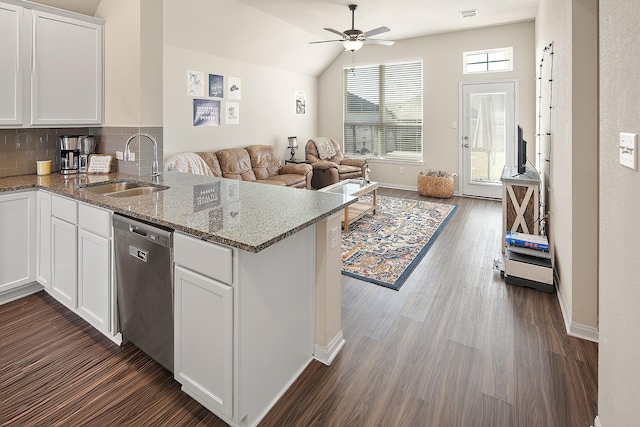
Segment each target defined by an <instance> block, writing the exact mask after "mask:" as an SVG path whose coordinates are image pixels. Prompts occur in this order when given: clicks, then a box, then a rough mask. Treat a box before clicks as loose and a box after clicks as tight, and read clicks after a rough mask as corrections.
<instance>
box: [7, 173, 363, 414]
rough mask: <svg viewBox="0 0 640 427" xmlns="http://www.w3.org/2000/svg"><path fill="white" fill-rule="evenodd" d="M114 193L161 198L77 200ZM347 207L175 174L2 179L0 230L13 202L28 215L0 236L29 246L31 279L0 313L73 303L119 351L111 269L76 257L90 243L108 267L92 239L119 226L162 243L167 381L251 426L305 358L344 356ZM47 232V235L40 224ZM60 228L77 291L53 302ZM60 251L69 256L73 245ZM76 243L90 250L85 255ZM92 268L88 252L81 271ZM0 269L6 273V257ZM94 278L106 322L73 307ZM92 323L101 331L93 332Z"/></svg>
mask: <svg viewBox="0 0 640 427" xmlns="http://www.w3.org/2000/svg"><path fill="white" fill-rule="evenodd" d="M124 180H129V181H136V182H144V183H148V184H151V185H159V186H163V187H167V188H166V189H163V190H161V191H157V192H154V193H150V194H145V195H140V196H133V197H110V196H106V195H103V194H96V193H94V192H91V191H87V190H86V189H83V187H90V186H94V185H99V184H101V183H104V182H113V181H124ZM355 200H356V199H355V198H351V197H346V198H345V197H343V196H342V195H335V194H328V193H319V192H314V191H309V190H304V189H293V188H284V187H279V186H270V185H264V184H255V183H248V182H243V181H236V180H231V179H219V178H213V177H204V176H197V175H190V174H181V173H176V172H169V173H166V174H165V175H163V176H161V177H160V179H159V180H158V182H153V181H152V180H151V178H147V177H138V176H129V175H123V174H110V175H78V176H76V177H71V178H69V177H67V178H65V177H62V176H60V175H57V174H53V175H47V176H33V175H29V176H17V177H8V178H1V179H0V221H2V222H4V221H5V217H6V218H14V219H16V220H20V218H22V216H21V217H18V216H15V217H12V216H11V215H9V216H5V215H3V212H7V211H8V210H7V209H5V210H3V209H4V208H3V206H2V205H3V204H4V203H5V202H14V203H16V204H15V206H16V207H24V208H25V209H26V212H25V214H24V215H23V217H24V220H20V221H17V222H20V223H24V224H25V225H26V226H27V227H28V228H29V230H28V232H27V231H25V230H20V229H19V228H21V226H20V224H6V223H0V228H1V229H2V231H3V232H4V231H7V232H9V231H10V232H11V233H12V236H13V235H15V238H17V237H18V236H20V235H21V234H20V233H21V232H24V233H26V234H25V235H27V236H29V238H28V239H25V240H29V241H31V240H33V243H32V244H30V245H29V248H30V249H29V251H30V257H27V258H29V261H28V262H27V263H26V266H27V267H28V268H29V270H30V273H29V275H28V276H29V277H25V278H22V279H19V280H15V281H13V282H11V281H10V280H3V282H5V281H7V283H6V284H5V283H0V302H2V301H7V300H10V299H15V298H18V297H20V296H22V295H25V294H27V293H29V292H34V291H38V290H41V289H45V290H46V291H47V292H49V293H51V294H52V295H53V296H54V297H56V298H57V299H59V300H60V298H62V297H60V298H59V295H63V296H68V295H71V296H70V297H69V298H68V300H66V301H61V302H63V303H65V305H67V307H69V308H70V309H71V310H72V311H75V312H76V313H77V314H79V315H80V316H82V317H83V318H85V319H86V320H88V321H89V322H90V323H92V324H93V325H94V326H96V327H97V328H98V329H100V330H101V331H102V332H103V333H104V334H105V335H107V336H109V337H110V338H111V339H113V340H114V341H116V342H118V340H119V338H118V326H117V322H116V321H115V317H116V315H115V313H116V312H115V290H114V289H115V288H114V283H113V277H114V275H113V265H112V264H111V266H110V268H107V269H103V270H101V269H100V268H94V267H93V265H94V264H92V263H89V264H88V263H86V262H83V258H82V256H83V255H85V252H83V249H82V248H83V247H87V248H91V247H93V246H90V243H91V242H106V244H105V245H104V248H105V250H106V252H105V253H106V254H107V258H110V259H112V258H113V257H112V251H111V252H110V251H109V250H110V249H111V250H112V248H113V241H112V237H111V236H112V234H111V229H108V230H105V231H103V232H102V234H103V235H104V237H102V235H101V234H100V233H99V232H98V231H95V229H94V228H92V227H93V226H94V222H96V221H97V219H99V218H101V217H102V215H106V216H105V217H108V218H109V220H110V219H111V215H112V214H113V213H118V214H122V215H125V216H128V217H131V218H134V219H137V220H142V221H144V222H147V223H150V224H153V225H157V226H161V227H166V228H169V229H173V230H175V231H176V232H175V234H174V242H175V248H174V261H175V262H174V266H173V267H174V268H173V270H174V282H175V283H174V286H175V288H174V291H175V299H174V315H175V328H174V331H175V353H174V354H175V370H174V374H175V378H176V380H177V381H178V382H180V383H181V384H182V386H183V390H184V391H185V392H187V393H188V394H189V395H191V396H192V397H194V398H195V399H196V400H198V401H199V402H200V403H202V404H203V405H204V406H205V407H207V408H208V409H210V410H211V411H212V412H214V413H215V414H216V415H218V416H219V417H220V418H221V419H223V420H224V421H225V422H227V423H228V424H230V425H255V424H257V423H258V422H259V420H260V419H261V418H262V417H263V416H264V415H265V414H266V412H267V411H268V410H269V408H270V407H271V406H272V405H273V404H274V403H275V402H276V401H277V399H278V398H279V397H280V396H281V395H282V393H284V391H285V390H286V389H287V388H288V387H289V385H290V384H291V383H292V382H293V381H294V380H295V379H296V378H297V377H298V376H299V375H300V373H301V372H302V371H303V370H304V368H305V367H306V365H307V364H308V363H309V361H310V360H311V359H312V358H314V357H315V358H317V359H318V360H320V361H322V362H324V363H326V364H329V363H330V362H331V360H333V358H334V357H335V356H336V354H337V353H338V352H339V350H340V348H341V346H342V344H343V343H344V339H343V337H342V331H341V323H340V295H341V284H340V244H339V238H340V213H341V211H342V209H344V207H345V206H346V205H348V204H350V203H353V202H354V201H355ZM36 201H37V203H36ZM18 203H19V204H18ZM6 206H7V207H9V205H6ZM60 207H64V209H62V208H60ZM47 209H48V210H47ZM12 212H13V210H12ZM48 212H49V213H48ZM56 212H67V213H69V215H68V216H67V218H66V222H65V221H61V220H60V218H58V217H59V216H60V217H65V215H64V214H61V213H56ZM69 217H71V219H69ZM50 218H51V221H55V223H54V222H49V223H48V222H47V221H49V219H50ZM62 219H65V218H62ZM73 221H75V222H73ZM58 223H59V224H63V223H64V227H67V228H65V229H64V230H70V231H69V232H70V233H72V234H69V235H71V236H78V238H77V240H76V241H77V242H80V243H79V244H78V247H77V249H76V250H77V253H78V258H77V260H78V261H77V263H78V266H77V271H78V273H77V282H78V284H77V288H76V287H72V288H69V290H68V291H67V292H59V293H58V294H57V293H56V292H58V291H57V290H56V289H57V287H56V277H57V276H56V274H55V271H54V273H53V279H51V276H52V273H51V270H55V268H56V266H55V257H56V242H58V241H59V240H60V241H62V240H63V239H59V238H58V237H55V236H56V235H55V234H54V233H53V232H52V231H51V229H52V228H55V227H52V225H51V224H58ZM109 226H110V222H109ZM13 229H15V231H13ZM103 229H104V227H103ZM61 230H62V229H61ZM73 233H76V234H73ZM94 234H96V236H94ZM34 235H37V238H33V237H32V236H34ZM61 236H65V234H61ZM83 236H85V239H84V240H83ZM87 236H89V237H90V238H88V239H87ZM336 236H337V238H336ZM15 238H11V239H10V240H15ZM92 239H93V240H92ZM100 239H102V240H100ZM69 241H71V243H73V238H70V239H69ZM83 241H86V242H89V243H86V244H85V246H82V242H83ZM96 247H100V248H102V247H103V246H96ZM0 248H1V250H2V251H9V250H10V248H9V246H2V247H0ZM47 248H50V251H51V253H48V250H47ZM17 252H19V251H17ZM89 255H91V252H90V251H88V252H87V254H86V256H87V259H88V257H89ZM2 256H3V258H4V259H11V257H10V256H9V257H5V253H4V252H3V253H2ZM47 257H49V258H47ZM13 258H14V259H15V258H16V257H15V256H14V257H13ZM51 259H54V261H53V262H52V261H51ZM47 260H50V261H49V266H48V269H49V271H46V270H47V262H46V261H47ZM97 261H98V262H101V261H102V260H101V259H98V260H97ZM16 265H19V263H18V264H16ZM74 265H75V264H74ZM83 266H84V270H83ZM3 267H4V264H3ZM41 270H42V271H41ZM83 271H84V273H83ZM95 271H105V272H106V273H105V274H106V275H108V276H110V278H109V279H108V280H107V281H106V283H107V284H108V291H107V290H104V293H103V295H105V298H106V300H107V301H106V304H108V309H106V308H105V309H104V311H105V314H104V315H103V316H97V315H96V312H97V311H99V310H98V309H89V308H87V307H86V306H87V305H90V304H88V303H83V302H86V300H87V298H88V296H90V295H92V292H93V291H92V290H91V289H90V284H88V283H87V282H89V281H91V280H93V279H92V278H91V274H93V275H94V276H96V274H95V273H92V272H95ZM0 277H2V275H0ZM60 277H63V276H60ZM73 277H74V278H75V277H76V276H75V275H73ZM3 279H4V278H3ZM9 279H11V278H9ZM103 279H104V278H102V277H95V280H97V281H99V282H104V280H103ZM83 280H84V285H82V283H81V282H83ZM52 282H53V285H52ZM65 285H66V284H65ZM58 287H60V286H58ZM62 299H64V298H62ZM103 305H104V304H103ZM100 317H106V319H102V320H101V321H95V319H94V318H100ZM125 338H126V337H125Z"/></svg>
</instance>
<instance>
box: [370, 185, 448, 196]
mask: <svg viewBox="0 0 640 427" xmlns="http://www.w3.org/2000/svg"><path fill="white" fill-rule="evenodd" d="M378 185H379V186H380V187H384V188H391V189H393V190H407V191H415V192H416V193H417V192H418V187H417V186H413V185H399V184H389V183H386V182H379V183H378ZM459 195H460V193H459V192H457V191H454V192H453V196H459Z"/></svg>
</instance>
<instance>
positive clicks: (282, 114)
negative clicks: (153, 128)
mask: <svg viewBox="0 0 640 427" xmlns="http://www.w3.org/2000/svg"><path fill="white" fill-rule="evenodd" d="M163 3H164V20H163V21H164V32H163V37H164V61H163V62H164V66H163V71H164V77H163V79H164V83H163V93H164V100H163V106H164V113H163V115H164V157H165V158H167V157H168V156H170V155H171V154H175V153H180V152H185V151H215V150H219V149H222V148H229V147H243V146H247V145H251V144H268V145H273V146H276V147H278V148H279V152H280V153H281V155H282V157H283V158H285V157H286V158H288V157H289V155H288V153H287V152H286V150H285V147H286V145H287V137H288V136H297V137H298V141H306V139H308V138H311V137H314V136H316V135H317V122H318V120H317V117H318V107H317V105H318V101H317V99H318V84H317V78H316V77H313V76H311V75H307V74H302V73H300V72H293V71H288V70H287V69H286V68H275V67H272V66H268V65H263V64H260V61H261V59H260V58H262V57H264V56H268V57H271V58H272V60H270V61H265V64H272V63H273V64H276V63H277V64H282V63H286V60H284V59H283V61H284V62H278V61H277V60H276V59H278V57H281V56H282V55H285V52H290V51H287V50H286V49H285V47H284V46H282V45H279V44H278V43H279V41H278V40H279V38H278V37H275V38H274V37H273V34H271V33H273V32H274V31H275V30H273V29H272V30H271V31H270V30H269V29H270V28H272V27H273V28H278V29H279V30H280V32H281V34H287V33H288V30H291V31H293V33H294V35H295V34H297V31H300V30H299V29H293V28H289V27H292V26H290V25H289V24H286V23H284V22H282V21H280V20H276V19H275V18H273V17H270V16H269V15H266V14H264V13H262V12H259V11H257V10H256V9H253V8H250V7H247V6H246V5H244V4H242V3H240V2H237V1H235V0H222V1H219V2H210V1H203V0H164V2H163ZM239 16H242V19H235V18H237V17H239ZM234 17H235V18H234ZM222 29H226V31H221V30H222ZM261 31H264V32H265V34H264V36H261V34H260V32H261ZM248 32H250V34H248ZM248 35H250V37H249V38H250V39H252V40H246V39H247V36H248ZM261 37H264V39H262V38H261ZM270 40H271V41H272V42H273V43H275V44H274V45H270V44H269V41H270ZM252 43H253V44H252ZM266 46H271V47H272V48H265V47H266ZM255 49H259V50H260V52H259V55H258V54H254V56H253V57H251V52H252V50H255ZM254 53H255V52H254ZM286 55H289V53H286ZM300 60H303V58H302V57H301V58H300ZM187 70H192V71H202V72H204V73H205V81H206V82H208V77H206V76H208V74H219V75H222V76H225V86H226V82H227V80H226V78H227V77H229V76H231V77H238V78H240V79H241V82H242V87H241V90H242V99H241V100H240V101H232V102H237V103H238V104H239V107H240V108H239V113H240V114H239V117H240V124H238V125H227V124H224V119H223V120H222V123H223V125H222V126H216V127H213V126H198V127H194V126H193V99H194V98H195V97H194V96H189V95H187ZM296 91H302V92H304V93H305V95H306V114H296V112H295V92H296ZM205 93H208V84H205ZM226 96H227V95H226V89H225V98H223V99H222V108H223V111H224V105H225V103H226V101H227V98H226ZM203 98H207V97H203ZM211 99H213V98H211ZM303 156H304V154H303V151H302V150H300V152H299V153H298V158H302V157H303Z"/></svg>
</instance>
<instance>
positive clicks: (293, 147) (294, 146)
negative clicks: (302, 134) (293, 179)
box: [287, 136, 298, 162]
mask: <svg viewBox="0 0 640 427" xmlns="http://www.w3.org/2000/svg"><path fill="white" fill-rule="evenodd" d="M288 139H289V146H288V147H287V148H288V149H290V150H291V158H290V159H289V161H291V162H294V161H295V160H296V149H297V148H298V139H297V138H296V137H295V136H290V137H289V138H288Z"/></svg>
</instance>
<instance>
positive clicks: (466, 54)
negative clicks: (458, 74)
mask: <svg viewBox="0 0 640 427" xmlns="http://www.w3.org/2000/svg"><path fill="white" fill-rule="evenodd" d="M495 53H504V54H505V57H506V58H507V59H505V60H490V59H489V58H490V56H491V54H495ZM476 55H486V57H487V58H486V60H485V61H479V62H474V63H471V64H470V63H469V61H468V58H469V57H470V56H476ZM492 63H493V64H495V63H506V64H508V66H507V68H505V69H500V70H492V69H490V68H491V67H490V64H492ZM480 64H486V67H485V68H486V69H484V70H475V71H469V65H480ZM509 71H513V46H510V47H500V48H494V49H483V50H471V51H467V52H462V72H463V74H487V73H505V72H509Z"/></svg>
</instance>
